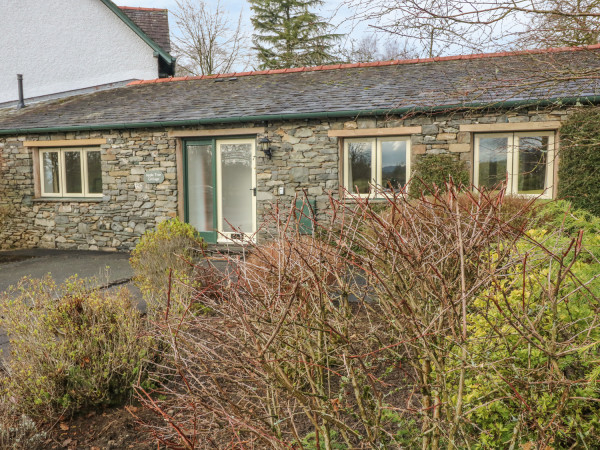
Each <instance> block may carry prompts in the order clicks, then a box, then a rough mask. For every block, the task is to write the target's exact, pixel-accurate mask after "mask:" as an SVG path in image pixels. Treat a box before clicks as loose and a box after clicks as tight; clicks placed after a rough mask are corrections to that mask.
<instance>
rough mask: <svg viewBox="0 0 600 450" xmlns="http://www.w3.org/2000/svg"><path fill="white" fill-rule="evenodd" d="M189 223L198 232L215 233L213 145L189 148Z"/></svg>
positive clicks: (197, 145) (196, 145)
mask: <svg viewBox="0 0 600 450" xmlns="http://www.w3.org/2000/svg"><path fill="white" fill-rule="evenodd" d="M187 158H188V160H187V189H188V191H187V192H188V221H189V222H190V223H191V224H192V225H194V227H196V229H197V230H198V231H213V230H214V229H215V225H214V215H213V211H214V206H213V204H214V202H213V197H214V189H215V187H214V186H215V182H214V180H213V158H214V154H213V147H212V144H194V145H192V144H190V145H188V146H187Z"/></svg>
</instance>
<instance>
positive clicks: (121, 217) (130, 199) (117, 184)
mask: <svg viewBox="0 0 600 450" xmlns="http://www.w3.org/2000/svg"><path fill="white" fill-rule="evenodd" d="M88 138H105V139H106V140H107V143H106V144H102V145H101V146H100V147H101V150H102V177H103V179H102V181H103V194H104V195H103V197H102V198H101V199H97V200H96V199H93V200H73V199H72V200H60V199H45V198H37V199H36V198H34V185H33V162H32V151H31V149H30V148H26V147H24V146H23V142H24V141H25V140H60V139H69V140H73V139H88ZM174 149H175V140H174V139H170V138H168V136H167V132H166V130H134V131H118V132H117V131H111V132H106V133H101V132H98V133H82V134H66V135H65V134H52V135H40V136H33V135H32V136H19V137H17V138H3V139H1V140H0V155H2V158H3V160H4V161H3V163H2V166H1V169H0V193H1V195H2V196H1V198H0V205H6V206H7V207H8V208H9V211H10V215H11V218H10V219H9V222H8V224H7V225H6V226H5V227H4V229H2V228H0V247H1V248H13V247H42V248H59V249H79V250H108V251H111V250H113V251H114V250H126V249H130V248H132V247H133V246H134V245H135V243H136V241H137V239H138V238H139V236H140V235H141V234H143V233H144V231H145V230H146V229H148V228H153V227H154V226H156V224H157V223H158V222H160V221H162V220H166V219H167V218H169V217H174V216H175V215H176V210H177V180H176V163H175V151H174ZM148 170H160V171H162V172H164V175H165V179H164V182H162V183H161V184H158V185H147V184H146V183H143V174H144V172H146V171H148Z"/></svg>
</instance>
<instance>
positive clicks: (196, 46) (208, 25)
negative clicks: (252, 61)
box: [173, 0, 248, 75]
mask: <svg viewBox="0 0 600 450" xmlns="http://www.w3.org/2000/svg"><path fill="white" fill-rule="evenodd" d="M176 3H177V10H176V11H174V12H173V15H174V16H175V18H176V23H177V27H178V28H179V31H180V36H177V35H176V36H175V37H174V45H175V52H176V53H177V56H178V57H179V61H178V64H179V66H178V72H179V74H180V75H212V74H217V73H228V72H232V71H233V70H234V69H239V70H240V71H241V70H244V69H245V68H246V67H247V66H248V55H247V42H246V40H247V36H246V35H245V34H244V31H243V28H242V13H241V12H240V15H239V17H238V19H237V20H236V21H233V20H232V19H231V18H230V16H229V14H228V13H227V12H226V10H225V9H224V8H223V6H222V5H221V2H220V0H218V1H217V4H216V5H215V6H214V7H213V8H211V7H209V6H208V5H207V4H206V2H204V1H203V0H176Z"/></svg>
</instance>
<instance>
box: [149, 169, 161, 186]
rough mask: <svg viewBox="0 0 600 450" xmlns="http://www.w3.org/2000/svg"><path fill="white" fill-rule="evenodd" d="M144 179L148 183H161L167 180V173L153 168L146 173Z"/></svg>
mask: <svg viewBox="0 0 600 450" xmlns="http://www.w3.org/2000/svg"><path fill="white" fill-rule="evenodd" d="M144 181H145V182H146V183H148V184H160V183H162V182H163V181H165V174H164V173H163V172H161V171H160V170H151V171H149V172H146V173H145V174H144Z"/></svg>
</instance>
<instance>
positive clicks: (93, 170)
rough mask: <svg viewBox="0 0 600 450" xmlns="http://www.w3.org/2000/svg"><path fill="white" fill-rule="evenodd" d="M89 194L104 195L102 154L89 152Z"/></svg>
mask: <svg viewBox="0 0 600 450" xmlns="http://www.w3.org/2000/svg"><path fill="white" fill-rule="evenodd" d="M86 155H87V179H88V193H89V194H102V164H101V156H100V155H101V154H100V152H87V153H86Z"/></svg>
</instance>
